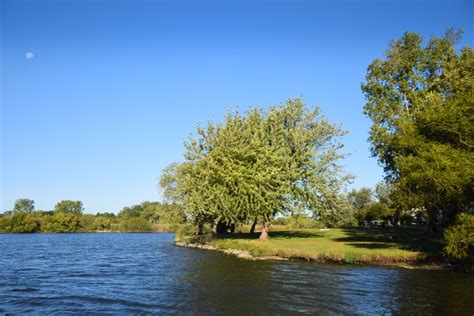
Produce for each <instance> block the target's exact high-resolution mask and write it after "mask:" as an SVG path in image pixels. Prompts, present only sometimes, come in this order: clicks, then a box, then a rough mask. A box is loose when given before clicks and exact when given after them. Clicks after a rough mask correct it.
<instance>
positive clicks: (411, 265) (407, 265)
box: [175, 241, 472, 273]
mask: <svg viewBox="0 0 474 316" xmlns="http://www.w3.org/2000/svg"><path fill="white" fill-rule="evenodd" d="M175 246H177V247H183V248H194V249H201V250H211V251H218V252H222V253H224V254H227V255H233V256H235V257H237V258H240V259H244V260H250V261H261V260H274V261H295V262H298V261H299V262H312V263H317V264H338V265H353V266H359V267H364V266H377V267H386V268H403V269H408V270H415V269H417V270H436V271H453V270H458V269H461V270H463V271H465V272H466V271H467V272H471V273H472V267H466V266H464V265H459V266H458V265H453V264H449V263H443V262H435V261H432V262H428V263H427V262H421V261H420V262H415V261H414V262H377V261H371V262H358V261H354V262H346V261H344V260H343V259H340V260H334V259H331V258H328V257H324V258H305V257H301V256H292V255H289V256H286V257H283V256H278V255H272V256H254V255H252V254H251V253H250V252H249V251H248V250H240V249H234V248H218V247H216V246H214V245H212V244H209V243H187V242H182V241H175Z"/></svg>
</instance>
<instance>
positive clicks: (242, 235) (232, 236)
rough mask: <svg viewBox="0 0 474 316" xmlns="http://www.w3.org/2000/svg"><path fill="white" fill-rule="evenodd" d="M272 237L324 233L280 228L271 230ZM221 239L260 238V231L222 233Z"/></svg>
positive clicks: (317, 235)
mask: <svg viewBox="0 0 474 316" xmlns="http://www.w3.org/2000/svg"><path fill="white" fill-rule="evenodd" d="M269 236H270V238H286V239H290V238H315V237H323V234H322V233H321V232H318V231H303V230H279V231H270V233H269ZM216 237H217V238H220V239H248V240H249V239H258V238H259V237H260V233H259V232H256V233H253V234H250V233H233V234H220V235H217V236H216Z"/></svg>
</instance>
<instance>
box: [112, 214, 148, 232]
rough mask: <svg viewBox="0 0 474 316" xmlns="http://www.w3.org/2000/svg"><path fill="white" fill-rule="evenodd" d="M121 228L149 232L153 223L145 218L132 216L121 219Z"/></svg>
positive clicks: (129, 230)
mask: <svg viewBox="0 0 474 316" xmlns="http://www.w3.org/2000/svg"><path fill="white" fill-rule="evenodd" d="M120 230H121V231H123V232H149V231H151V225H150V223H149V222H148V221H147V220H146V219H144V218H140V217H130V218H127V219H124V220H122V221H120Z"/></svg>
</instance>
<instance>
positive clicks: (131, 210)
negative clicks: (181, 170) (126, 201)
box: [0, 199, 186, 233]
mask: <svg viewBox="0 0 474 316" xmlns="http://www.w3.org/2000/svg"><path fill="white" fill-rule="evenodd" d="M33 206H34V201H32V200H28V199H20V200H17V201H16V203H15V208H14V211H12V212H6V213H4V214H0V233H37V232H48V233H75V232H96V231H100V232H109V231H133V232H148V231H151V230H153V229H154V230H156V231H169V230H170V229H174V228H176V227H178V225H181V224H182V223H184V222H185V220H186V218H185V217H184V213H183V212H182V209H181V207H179V205H177V204H166V203H164V204H162V203H159V202H143V203H142V204H140V205H134V206H132V207H125V208H124V209H123V210H122V211H121V212H120V213H119V216H115V214H113V213H97V214H96V215H92V214H83V213H82V211H83V207H82V202H80V201H69V200H64V201H61V202H59V203H57V204H56V206H55V208H54V210H53V211H46V212H45V211H34V210H33V209H32V208H33ZM154 224H160V225H155V226H153V227H152V225H154Z"/></svg>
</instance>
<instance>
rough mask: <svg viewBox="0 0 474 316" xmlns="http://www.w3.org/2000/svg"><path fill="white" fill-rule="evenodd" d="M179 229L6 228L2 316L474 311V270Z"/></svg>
mask: <svg viewBox="0 0 474 316" xmlns="http://www.w3.org/2000/svg"><path fill="white" fill-rule="evenodd" d="M173 238H174V236H173V235H172V234H22V235H19V234H17V235H9V234H7V235H0V314H2V313H5V314H8V313H11V314H25V313H29V314H58V315H64V314H79V313H80V314H83V313H87V314H104V313H112V314H152V313H153V314H176V313H178V314H201V315H202V314H206V315H207V314H294V313H307V314H315V313H317V314H359V315H368V314H437V315H472V314H473V313H474V275H472V274H465V273H459V272H451V271H424V270H406V269H397V268H382V267H359V266H341V265H320V264H310V263H302V262H281V261H257V262H251V261H245V260H242V259H238V258H235V257H233V256H228V255H225V254H222V253H218V252H212V251H204V250H198V249H187V248H179V247H175V246H173Z"/></svg>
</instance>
